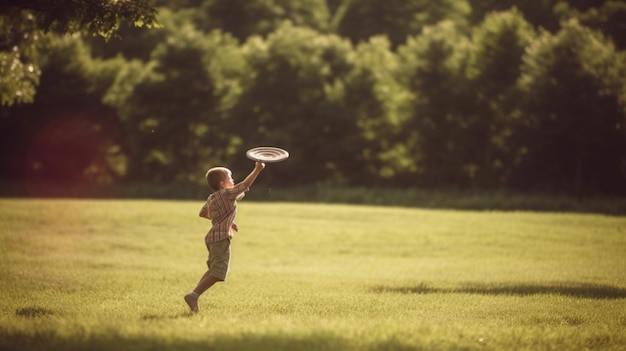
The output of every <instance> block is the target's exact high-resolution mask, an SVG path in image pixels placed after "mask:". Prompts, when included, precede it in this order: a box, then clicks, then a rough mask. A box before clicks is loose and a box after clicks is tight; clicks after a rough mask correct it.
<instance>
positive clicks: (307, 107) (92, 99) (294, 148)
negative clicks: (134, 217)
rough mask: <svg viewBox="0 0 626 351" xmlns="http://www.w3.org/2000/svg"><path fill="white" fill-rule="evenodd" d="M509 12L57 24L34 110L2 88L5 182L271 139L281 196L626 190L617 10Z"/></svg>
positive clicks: (138, 166)
mask: <svg viewBox="0 0 626 351" xmlns="http://www.w3.org/2000/svg"><path fill="white" fill-rule="evenodd" d="M514 3H518V2H517V1H477V0H476V1H466V0H447V1H442V2H437V3H433V2H429V1H425V0H424V1H419V0H416V1H403V0H402V1H401V0H359V1H356V0H355V1H350V0H346V1H341V0H335V1H331V0H328V1H323V0H307V1H297V2H294V1H288V0H274V1H251V0H206V1H201V0H188V1H167V0H161V1H159V2H158V3H157V4H156V5H158V6H159V7H158V15H157V17H156V18H157V19H158V23H159V25H158V27H159V28H152V29H146V28H136V27H135V26H133V25H124V24H121V25H120V27H119V30H118V31H119V37H112V38H109V39H108V40H104V39H103V38H101V37H97V36H90V35H85V34H84V33H83V34H82V35H80V34H72V35H70V34H67V33H61V34H58V33H57V34H55V33H54V31H51V32H50V33H48V34H46V35H45V36H44V37H42V39H40V40H39V41H38V43H37V44H36V48H34V49H33V51H34V52H36V53H37V55H31V56H32V57H36V58H37V60H36V63H37V65H38V66H37V67H39V68H40V70H41V72H40V75H39V76H37V80H38V81H37V84H36V93H35V94H34V95H33V96H32V101H30V102H28V101H17V100H13V101H10V99H9V98H8V97H7V96H8V95H7V94H5V92H4V91H3V94H4V95H3V102H4V105H3V106H2V107H1V108H0V131H1V133H2V138H1V141H0V143H1V147H0V158H1V159H2V163H3V168H4V171H3V172H2V176H1V177H2V178H3V179H4V180H5V181H27V182H52V183H58V184H103V183H104V184H110V183H113V184H116V183H157V184H158V183H162V184H171V183H200V182H202V181H203V173H204V171H205V170H206V169H207V167H211V166H214V165H227V166H229V167H231V168H232V169H234V170H246V169H247V167H248V166H249V164H248V162H250V161H249V160H246V159H245V158H244V157H243V155H244V154H245V150H247V149H248V148H250V147H254V146H260V145H274V146H279V147H283V148H285V149H287V150H289V151H290V154H291V157H290V159H289V161H288V162H285V163H282V164H278V165H276V167H273V170H272V172H268V175H267V178H268V179H267V181H270V182H275V183H280V184H284V185H294V186H295V185H307V184H333V185H348V186H352V185H358V186H386V187H406V186H415V187H459V188H484V189H494V188H508V189H516V190H528V191H553V192H567V193H575V194H579V195H582V194H586V193H604V194H624V193H625V192H626V134H625V133H626V132H625V130H624V128H625V127H626V125H625V122H626V54H625V52H624V47H625V43H624V41H623V40H624V37H625V36H624V35H623V34H624V28H623V25H622V24H621V23H623V22H620V21H621V19H623V18H624V16H625V15H626V5H625V4H624V3H623V2H621V1H594V2H592V3H593V4H590V2H589V1H568V2H564V1H561V2H557V1H550V0H544V1H538V2H536V1H535V2H532V5H531V4H526V2H522V3H519V4H518V6H517V7H514V6H512V5H513V4H514ZM22 11H26V10H22ZM25 67H27V66H25ZM25 71H26V72H28V71H29V70H28V69H27V68H25ZM0 73H2V72H0ZM30 73H32V72H30ZM0 76H1V74H0Z"/></svg>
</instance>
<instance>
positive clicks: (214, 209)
mask: <svg viewBox="0 0 626 351" xmlns="http://www.w3.org/2000/svg"><path fill="white" fill-rule="evenodd" d="M248 190H249V188H248V187H246V185H245V184H244V183H243V182H241V183H239V184H237V185H235V186H234V187H232V188H230V189H220V190H218V191H216V192H214V193H213V194H211V195H209V197H208V199H207V201H206V202H205V203H204V206H202V209H201V210H200V217H204V218H207V219H210V220H211V222H212V224H213V225H212V226H211V229H210V230H209V232H208V233H207V235H206V236H205V238H204V241H205V242H206V243H207V244H210V243H214V242H217V241H220V240H224V239H232V237H233V230H232V226H233V223H234V222H235V217H236V216H237V200H241V199H242V198H243V196H244V195H245V192H246V191H248Z"/></svg>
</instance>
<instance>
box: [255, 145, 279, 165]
mask: <svg viewBox="0 0 626 351" xmlns="http://www.w3.org/2000/svg"><path fill="white" fill-rule="evenodd" d="M246 157H248V158H249V159H251V160H253V161H257V162H265V163H273V162H280V161H284V160H286V159H287V158H288V157H289V153H288V152H287V151H286V150H283V149H281V148H279V147H273V146H260V147H255V148H253V149H250V150H248V151H247V152H246Z"/></svg>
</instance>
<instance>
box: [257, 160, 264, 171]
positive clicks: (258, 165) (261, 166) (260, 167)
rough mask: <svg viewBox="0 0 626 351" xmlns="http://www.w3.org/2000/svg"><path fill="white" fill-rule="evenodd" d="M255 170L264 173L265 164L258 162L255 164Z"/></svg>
mask: <svg viewBox="0 0 626 351" xmlns="http://www.w3.org/2000/svg"><path fill="white" fill-rule="evenodd" d="M254 168H255V169H257V170H259V171H262V170H263V169H264V168H265V163H263V162H258V161H257V162H255V164H254Z"/></svg>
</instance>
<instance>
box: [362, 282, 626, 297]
mask: <svg viewBox="0 0 626 351" xmlns="http://www.w3.org/2000/svg"><path fill="white" fill-rule="evenodd" d="M372 291H373V292H375V293H398V294H477V295H512V296H529V295H540V294H544V295H561V296H568V297H577V298H584V299H623V298H626V289H624V288H620V287H616V286H611V285H603V284H586V283H567V282H565V283H563V282H557V283H494V284H481V283H467V284H463V285H461V286H459V287H454V288H438V287H433V286H429V285H427V284H425V283H420V284H418V285H415V286H403V287H402V286H401V287H388V286H376V287H374V288H372Z"/></svg>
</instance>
